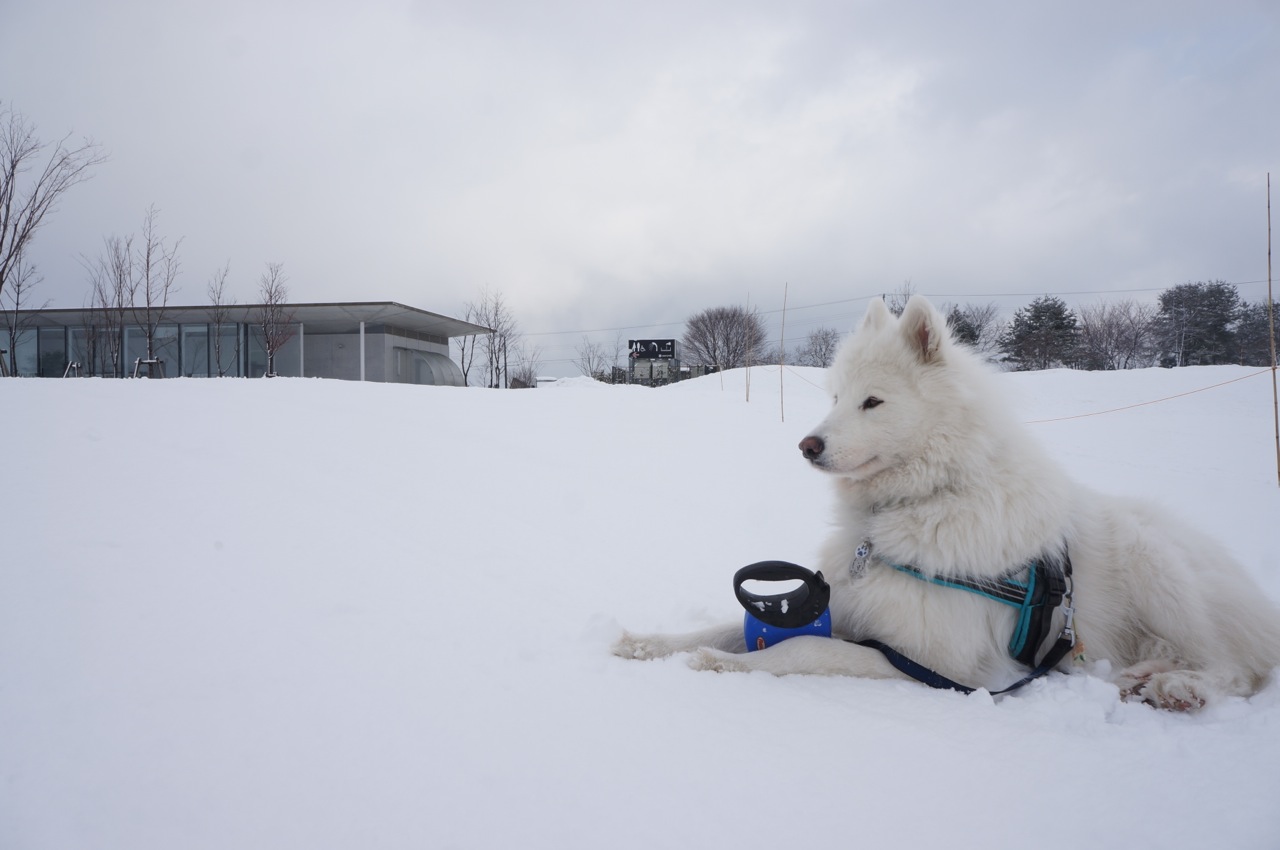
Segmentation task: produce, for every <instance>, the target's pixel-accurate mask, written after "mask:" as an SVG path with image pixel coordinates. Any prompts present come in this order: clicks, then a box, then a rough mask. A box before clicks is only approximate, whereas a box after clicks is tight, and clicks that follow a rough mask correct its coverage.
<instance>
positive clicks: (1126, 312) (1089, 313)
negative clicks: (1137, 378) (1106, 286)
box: [1080, 300, 1157, 369]
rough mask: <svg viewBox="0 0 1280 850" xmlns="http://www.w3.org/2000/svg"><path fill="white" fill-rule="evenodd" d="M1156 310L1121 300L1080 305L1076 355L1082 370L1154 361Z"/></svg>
mask: <svg viewBox="0 0 1280 850" xmlns="http://www.w3.org/2000/svg"><path fill="white" fill-rule="evenodd" d="M1155 318H1156V309H1155V307H1154V306H1153V305H1151V304H1136V303H1134V302H1133V301H1129V300H1125V301H1119V302H1116V303H1114V304H1109V303H1106V302H1102V303H1098V304H1094V305H1092V306H1089V307H1081V308H1080V356H1081V365H1082V366H1083V367H1084V368H1086V369H1141V368H1144V367H1147V366H1152V365H1154V364H1155V362H1156V360H1157V352H1156V326H1155Z"/></svg>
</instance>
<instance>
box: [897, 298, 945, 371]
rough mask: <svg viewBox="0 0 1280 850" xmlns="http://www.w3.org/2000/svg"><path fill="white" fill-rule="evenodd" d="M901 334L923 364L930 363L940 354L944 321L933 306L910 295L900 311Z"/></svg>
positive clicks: (922, 299)
mask: <svg viewBox="0 0 1280 850" xmlns="http://www.w3.org/2000/svg"><path fill="white" fill-rule="evenodd" d="M900 322H901V328H902V333H903V335H904V336H905V337H906V339H907V345H909V346H910V347H911V350H912V351H914V352H915V353H916V354H918V355H920V360H921V361H922V362H924V363H932V362H933V361H935V360H937V359H938V358H939V356H940V353H941V348H942V337H943V336H944V335H945V334H946V333H947V329H946V327H945V325H944V319H943V318H942V316H940V315H938V311H937V310H934V309H933V305H932V304H930V303H929V302H928V301H926V300H925V299H924V298H922V297H920V296H919V295H912V296H911V298H910V300H908V301H907V306H906V308H905V309H904V310H903V311H902V318H901V320H900Z"/></svg>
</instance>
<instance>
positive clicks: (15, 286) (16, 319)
mask: <svg viewBox="0 0 1280 850" xmlns="http://www.w3.org/2000/svg"><path fill="white" fill-rule="evenodd" d="M42 280H43V278H41V277H40V276H39V275H37V274H36V267H35V266H33V265H29V264H28V263H27V262H26V260H25V259H24V258H23V257H19V258H18V261H17V262H16V263H15V264H14V267H13V271H12V272H11V273H10V275H9V289H8V291H7V292H6V291H2V290H0V313H3V314H4V326H5V337H6V339H7V341H8V345H7V348H8V353H7V354H6V355H5V357H6V359H7V360H8V362H7V363H6V364H5V369H6V371H7V373H8V374H9V375H12V376H15V377H16V376H17V374H18V338H19V337H20V336H22V332H23V331H24V330H26V329H27V327H28V326H29V325H30V324H31V320H32V319H33V318H35V316H34V314H32V313H30V310H31V308H30V307H25V308H24V307H23V304H24V303H26V302H27V300H28V298H30V294H31V290H32V289H35V288H36V286H38V285H39V284H40V282H41V281H42ZM48 306H49V302H48V301H46V302H45V303H44V304H42V305H41V306H40V307H39V308H38V309H40V310H43V309H44V308H45V307H48ZM24 309H25V310H27V311H28V313H29V314H28V315H26V316H22V315H20V314H21V313H22V311H23V310H24ZM37 371H39V369H38V367H37Z"/></svg>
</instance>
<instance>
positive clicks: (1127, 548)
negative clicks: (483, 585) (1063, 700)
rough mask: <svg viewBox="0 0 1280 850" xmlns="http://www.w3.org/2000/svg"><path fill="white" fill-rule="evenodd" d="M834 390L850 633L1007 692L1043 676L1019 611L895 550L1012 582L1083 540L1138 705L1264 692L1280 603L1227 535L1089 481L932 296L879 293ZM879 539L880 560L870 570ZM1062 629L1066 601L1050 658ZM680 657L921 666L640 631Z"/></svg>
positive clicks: (1077, 584)
mask: <svg viewBox="0 0 1280 850" xmlns="http://www.w3.org/2000/svg"><path fill="white" fill-rule="evenodd" d="M830 388H831V392H832V396H833V401H834V406H833V408H832V410H831V412H830V414H829V415H828V416H827V418H826V419H825V420H823V422H822V423H821V424H820V425H818V427H817V428H816V429H815V430H814V432H813V433H812V434H811V435H809V436H808V437H806V438H805V440H804V441H803V442H802V443H801V450H802V451H803V452H804V454H805V457H806V458H808V459H809V461H810V463H811V464H812V465H813V466H814V467H815V468H817V469H819V470H822V471H823V472H826V473H828V474H829V475H831V476H833V477H834V480H835V485H836V495H837V513H838V515H837V529H836V531H835V532H834V534H832V536H831V538H830V540H829V541H828V542H827V544H826V546H825V548H824V550H823V553H822V558H821V564H820V567H821V570H822V572H823V574H824V576H825V577H826V578H827V580H828V581H829V582H830V584H831V616H832V624H833V633H834V635H835V636H836V637H839V638H851V639H858V640H861V639H866V638H875V639H877V640H880V641H882V642H884V643H886V644H888V645H890V646H892V647H894V648H896V649H897V650H899V651H900V652H902V653H904V654H906V655H907V656H908V657H910V658H912V659H914V660H916V661H918V662H920V663H921V664H923V665H925V666H926V667H929V668H931V669H933V670H936V671H937V672H939V673H941V674H943V675H944V676H947V677H948V678H950V679H952V680H954V681H957V682H960V683H963V684H966V685H969V686H972V687H984V688H987V689H989V690H992V691H995V690H998V689H1001V688H1003V687H1005V686H1007V685H1009V684H1011V683H1012V682H1014V681H1015V680H1017V679H1019V678H1021V676H1022V675H1025V673H1026V672H1027V671H1026V670H1025V668H1022V667H1021V666H1020V665H1018V663H1017V662H1016V661H1014V660H1013V659H1012V658H1010V656H1009V652H1008V643H1009V638H1010V634H1011V631H1012V629H1013V627H1014V617H1015V612H1014V609H1013V608H1011V607H1009V606H1007V605H1001V604H998V603H994V602H992V601H990V600H988V599H984V598H982V597H980V596H977V595H975V594H971V593H966V592H964V591H961V590H956V589H951V588H945V587H940V586H937V585H933V584H930V583H927V582H924V581H920V580H919V579H916V578H913V577H911V576H908V575H905V574H903V573H901V572H899V571H897V570H894V569H891V568H889V567H887V566H885V563H898V564H911V565H914V566H915V567H917V568H918V569H920V570H921V571H923V572H924V573H926V574H928V575H935V576H936V575H966V576H988V577H995V576H999V575H1001V574H1003V573H1006V572H1007V571H1009V570H1011V569H1013V568H1015V567H1018V566H1019V565H1022V564H1025V563H1027V562H1028V561H1031V560H1032V559H1035V558H1036V557H1038V556H1042V555H1046V554H1053V553H1058V552H1061V550H1062V549H1063V547H1064V546H1065V547H1066V549H1067V552H1068V553H1069V555H1070V558H1071V563H1072V566H1073V573H1074V591H1075V593H1074V603H1075V604H1074V607H1075V611H1076V615H1075V626H1076V632H1077V635H1078V637H1079V639H1080V641H1081V642H1082V644H1083V651H1084V652H1087V656H1088V657H1089V658H1090V659H1106V660H1107V661H1109V662H1110V665H1111V666H1110V669H1112V670H1115V671H1118V673H1116V674H1115V680H1116V682H1117V684H1118V685H1119V687H1120V688H1121V691H1122V693H1123V695H1124V697H1125V698H1126V699H1139V700H1143V701H1145V702H1148V703H1151V704H1152V705H1155V706H1158V707H1161V708H1169V709H1178V710H1186V709H1192V708H1199V707H1201V706H1203V705H1204V704H1205V703H1206V701H1209V700H1211V699H1213V698H1214V697H1215V696H1219V695H1247V694H1252V693H1254V692H1255V691H1257V690H1258V689H1259V688H1260V687H1262V685H1263V684H1264V683H1265V682H1266V681H1267V679H1268V677H1269V676H1270V674H1271V672H1272V670H1273V669H1274V668H1275V667H1277V666H1280V612H1278V611H1277V609H1276V608H1275V606H1274V605H1272V604H1271V603H1270V602H1269V601H1268V600H1267V599H1266V598H1265V596H1264V595H1263V593H1262V591H1261V590H1260V589H1259V588H1258V587H1257V585H1256V584H1255V583H1254V582H1253V581H1251V580H1250V578H1249V577H1248V576H1247V575H1246V573H1245V571H1244V570H1243V569H1242V568H1241V567H1240V566H1239V565H1238V564H1237V563H1235V562H1234V561H1233V560H1232V559H1231V557H1230V556H1229V555H1228V554H1227V552H1226V551H1225V550H1224V549H1223V548H1222V546H1220V545H1218V544H1217V543H1215V542H1214V541H1212V540H1210V539H1208V538H1206V537H1204V536H1202V535H1200V534H1198V533H1196V532H1194V531H1191V530H1189V529H1187V528H1186V526H1185V525H1184V524H1183V523H1181V522H1179V521H1178V520H1176V519H1174V518H1172V517H1170V516H1167V515H1165V514H1163V513H1162V512H1160V511H1159V510H1157V509H1155V508H1154V507H1152V506H1151V505H1148V504H1144V503H1141V502H1138V501H1134V500H1126V499H1118V498H1112V497H1108V496H1103V495H1100V494H1098V493H1095V492H1092V491H1090V490H1088V489H1086V488H1084V487H1081V486H1079V485H1078V484H1075V483H1073V482H1072V481H1071V480H1070V479H1069V478H1068V477H1067V476H1066V475H1065V474H1064V472H1063V471H1062V470H1061V469H1060V468H1059V467H1058V466H1057V465H1056V464H1055V463H1053V462H1052V461H1051V460H1050V459H1049V458H1048V457H1047V456H1046V454H1045V453H1044V452H1043V450H1042V449H1041V448H1040V447H1039V446H1038V445H1037V444H1036V443H1035V442H1034V441H1033V440H1032V439H1031V438H1030V436H1029V435H1028V434H1027V433H1026V432H1025V431H1024V429H1023V428H1022V427H1021V426H1020V424H1019V423H1018V422H1017V421H1016V420H1015V419H1014V418H1013V416H1012V415H1011V414H1010V412H1009V411H1008V410H1007V409H1006V408H1005V406H1004V405H1003V404H1002V403H1001V401H1000V393H999V392H998V391H997V388H996V387H995V382H994V380H993V376H992V375H991V374H990V372H989V370H988V369H987V367H985V366H984V365H983V364H982V363H981V362H979V360H978V359H977V358H976V357H975V356H973V355H972V354H971V353H970V352H969V351H968V350H967V349H966V348H965V347H964V346H961V345H958V344H956V343H954V342H953V341H952V339H951V337H950V334H949V332H948V330H947V327H946V323H945V321H944V320H943V318H942V317H941V316H940V315H939V314H938V313H937V311H936V310H934V308H933V307H932V306H931V305H930V304H929V303H928V302H927V301H925V300H924V299H923V298H920V297H919V296H916V297H913V298H911V300H910V301H909V302H908V303H907V306H906V309H905V310H904V311H903V314H902V316H901V318H898V319H895V318H894V316H893V315H892V314H891V313H890V312H889V311H888V309H887V308H886V307H885V306H884V304H883V302H881V301H879V300H876V301H873V302H872V304H871V306H870V309H869V310H868V311H867V314H866V317H865V318H864V319H863V322H862V324H861V326H860V327H859V329H858V331H857V332H856V333H855V334H853V335H852V336H851V337H850V338H849V339H848V340H847V341H846V342H845V343H844V345H843V346H842V348H841V350H840V352H839V354H838V355H837V358H836V363H835V365H834V366H833V367H832V369H831V370H830ZM864 540H869V541H871V542H872V544H873V550H872V551H873V554H874V556H875V557H874V558H873V560H872V561H871V563H870V564H868V565H867V567H866V569H865V570H863V571H862V572H861V573H860V574H858V575H857V576H854V575H853V573H852V571H851V570H850V564H851V562H852V561H853V559H854V555H855V551H856V550H857V548H858V546H859V545H860V544H861V543H862V542H863V541H864ZM877 559H879V562H878V560H877ZM1060 623H1061V613H1059V614H1058V615H1056V616H1055V618H1054V625H1053V630H1052V634H1051V635H1050V637H1049V638H1048V639H1047V640H1046V641H1045V643H1044V644H1043V645H1042V647H1041V652H1042V653H1043V652H1044V651H1046V650H1047V648H1048V646H1049V645H1050V644H1051V643H1052V642H1053V640H1054V637H1055V636H1056V635H1057V633H1058V626H1059V624H1060ZM677 652H691V653H693V655H692V656H691V659H690V664H691V666H693V667H695V668H698V669H708V670H725V671H727V670H764V671H768V672H770V673H775V674H779V675H781V674H787V673H817V674H837V675H847V676H867V677H876V678H888V677H895V678H905V677H903V675H902V674H901V673H899V672H898V671H897V670H896V669H894V668H893V667H892V666H891V665H890V664H889V663H888V662H887V661H886V660H885V659H884V657H883V656H882V655H881V654H880V653H879V652H877V651H876V650H874V649H869V648H866V647H863V646H860V645H858V644H855V643H850V642H847V641H845V640H833V639H829V638H822V637H813V636H808V637H796V638H791V639H790V640H786V641H783V642H781V643H778V644H775V645H774V646H771V647H769V648H767V649H764V650H760V651H758V652H750V653H748V652H746V646H745V643H744V638H743V633H742V625H741V621H737V622H734V623H732V624H730V625H725V626H722V627H716V628H711V629H707V630H704V631H700V632H694V633H690V634H681V635H647V636H646V635H633V634H630V633H624V634H623V635H622V637H621V638H620V639H619V640H618V642H617V643H616V644H615V645H614V653H615V654H616V655H620V656H623V657H626V658H658V657H663V656H667V655H670V654H672V653H677ZM1073 655H1075V654H1074V653H1073ZM1078 662H1079V659H1078V658H1071V657H1069V658H1067V659H1064V660H1063V661H1062V662H1061V663H1060V664H1059V665H1058V669H1060V670H1063V671H1069V670H1071V669H1074V667H1075V666H1076V665H1077V664H1078Z"/></svg>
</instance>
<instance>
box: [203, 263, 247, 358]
mask: <svg viewBox="0 0 1280 850" xmlns="http://www.w3.org/2000/svg"><path fill="white" fill-rule="evenodd" d="M230 274H231V263H230V262H227V263H226V264H224V265H223V266H222V268H220V269H218V270H217V271H215V272H214V273H213V277H211V278H209V284H208V286H207V291H208V294H209V303H210V304H212V305H213V309H212V310H211V311H210V315H209V318H211V319H213V322H212V324H213V339H212V343H213V345H212V346H211V351H212V353H213V363H214V372H215V374H216V375H217V376H218V377H219V378H223V377H226V374H227V371H228V367H229V365H230V364H232V363H239V362H240V334H239V333H237V334H236V341H235V345H234V346H232V350H231V351H229V352H227V353H228V354H229V355H230V357H229V358H224V357H223V356H222V355H223V351H222V329H223V328H224V327H226V326H228V325H231V326H232V327H235V323H234V322H232V321H231V320H230V318H229V316H230V313H231V307H232V306H233V305H234V304H235V303H236V300H235V298H231V297H229V296H228V295H227V277H228V275H230ZM228 361H229V362H228Z"/></svg>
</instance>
